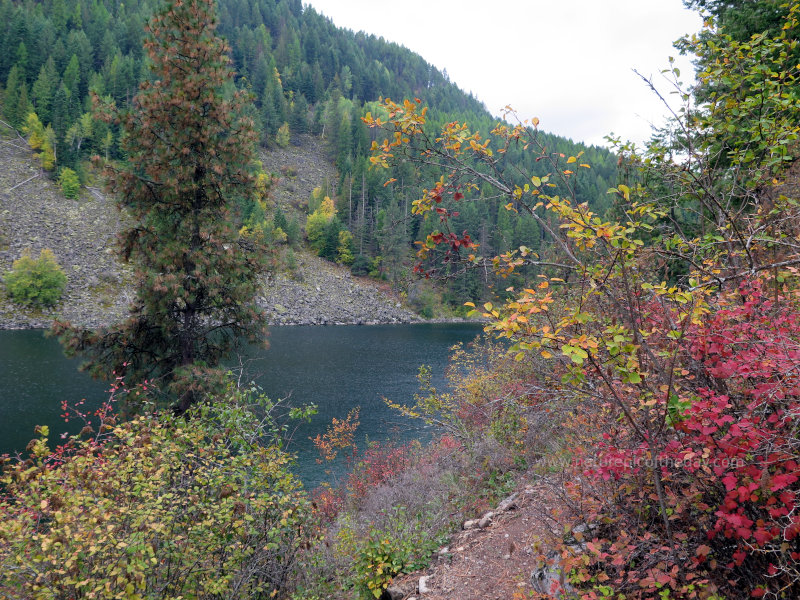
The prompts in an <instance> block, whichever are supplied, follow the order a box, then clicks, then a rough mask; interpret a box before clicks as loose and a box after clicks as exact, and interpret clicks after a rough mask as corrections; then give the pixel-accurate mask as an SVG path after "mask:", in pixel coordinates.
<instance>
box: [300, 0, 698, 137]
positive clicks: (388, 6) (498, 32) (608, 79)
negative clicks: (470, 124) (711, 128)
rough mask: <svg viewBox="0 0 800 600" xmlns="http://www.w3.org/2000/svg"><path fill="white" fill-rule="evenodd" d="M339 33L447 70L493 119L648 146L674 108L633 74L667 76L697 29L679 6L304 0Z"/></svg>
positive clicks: (681, 62) (667, 0)
mask: <svg viewBox="0 0 800 600" xmlns="http://www.w3.org/2000/svg"><path fill="white" fill-rule="evenodd" d="M304 3H305V4H310V5H311V6H313V7H314V9H315V10H316V11H317V12H320V13H322V14H324V15H325V16H327V17H329V18H330V19H331V20H332V21H333V22H334V24H336V25H337V26H339V27H344V28H347V29H352V30H353V31H362V30H363V31H365V32H367V33H371V34H374V35H376V36H379V37H380V36H382V37H384V38H385V39H386V40H388V41H392V42H396V43H398V44H400V45H402V46H405V47H406V48H409V49H410V50H412V51H414V52H416V53H418V54H420V55H421V56H422V57H423V58H424V59H425V60H426V61H428V62H429V63H431V64H433V65H434V66H436V67H438V68H439V69H440V70H444V69H446V70H447V73H448V74H449V76H450V80H451V81H453V82H454V83H456V85H458V87H460V88H461V89H462V90H464V91H466V92H472V93H473V94H474V95H475V96H476V97H477V98H478V99H479V100H481V101H482V102H484V104H485V105H486V108H487V109H488V110H489V111H490V112H491V113H492V114H494V115H499V114H500V113H501V111H502V109H503V108H504V107H505V106H506V105H510V106H511V107H513V108H514V109H515V110H516V111H517V113H518V115H519V116H520V118H522V119H530V118H533V117H537V118H538V119H539V120H540V125H539V127H540V128H541V129H543V130H545V131H549V132H551V133H556V134H558V135H561V136H565V137H568V138H571V139H572V140H574V141H583V142H585V143H588V144H606V142H605V140H604V137H605V136H606V135H608V134H609V133H612V132H613V133H614V134H615V135H617V136H619V137H622V138H623V139H624V140H631V141H634V142H637V143H639V144H641V143H643V142H644V141H645V140H646V139H647V138H648V137H649V136H650V132H651V125H652V124H656V125H659V124H662V123H663V122H664V119H665V115H666V114H667V112H668V111H667V108H666V107H665V106H664V104H663V103H662V101H661V100H659V99H658V97H657V96H656V95H655V94H654V93H653V92H652V91H651V90H649V89H648V87H647V85H646V84H645V83H644V82H643V81H642V80H641V79H640V78H639V76H638V75H636V74H635V73H634V71H633V69H636V70H637V71H639V72H640V73H642V75H644V76H646V77H648V78H652V81H653V82H654V83H655V84H656V87H657V88H658V89H659V90H660V91H661V93H662V95H663V96H664V97H665V98H666V99H667V100H668V101H671V104H673V106H675V105H676V104H677V103H676V101H675V95H674V94H670V91H671V90H672V87H671V86H670V84H669V82H668V81H666V80H665V79H664V77H663V76H662V75H661V70H662V69H665V68H668V66H669V62H668V57H670V56H673V57H675V60H676V62H675V64H676V65H677V66H678V67H679V68H680V70H681V78H682V80H684V81H685V82H686V81H689V82H690V81H691V80H692V66H691V61H690V60H689V58H688V57H681V56H679V54H678V51H677V50H675V49H674V48H673V46H672V42H674V41H675V40H676V39H678V38H680V37H681V36H683V35H684V34H687V33H695V32H697V31H699V30H700V28H701V25H702V21H701V18H700V16H699V15H698V14H697V13H696V12H693V11H689V10H687V9H685V8H684V7H683V4H682V2H681V0H494V1H492V0H394V1H392V2H388V1H386V0H304Z"/></svg>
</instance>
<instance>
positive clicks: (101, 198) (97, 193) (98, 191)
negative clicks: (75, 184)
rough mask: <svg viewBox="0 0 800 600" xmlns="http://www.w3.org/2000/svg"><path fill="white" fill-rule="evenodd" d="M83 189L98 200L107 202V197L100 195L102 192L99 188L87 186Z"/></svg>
mask: <svg viewBox="0 0 800 600" xmlns="http://www.w3.org/2000/svg"><path fill="white" fill-rule="evenodd" d="M83 187H85V188H86V189H87V190H89V191H90V192H91V193H92V194H93V195H94V196H95V197H96V198H97V199H98V200H105V197H104V196H103V194H101V193H100V190H98V189H97V188H93V187H89V186H88V185H85V186H83Z"/></svg>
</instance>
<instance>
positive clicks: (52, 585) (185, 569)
mask: <svg viewBox="0 0 800 600" xmlns="http://www.w3.org/2000/svg"><path fill="white" fill-rule="evenodd" d="M245 400H246V399H245V398H243V397H241V396H238V395H234V397H232V398H230V399H229V400H228V402H229V403H220V402H215V403H212V404H210V405H206V406H203V407H201V408H200V409H199V410H197V411H196V412H195V413H194V415H193V418H192V419H189V420H187V419H182V418H172V417H170V416H168V415H161V416H142V417H138V418H136V419H134V420H132V421H128V422H125V423H122V424H120V425H116V426H110V425H109V424H108V423H106V424H104V425H102V426H101V430H100V431H101V432H104V433H103V435H102V436H100V437H98V436H95V438H94V439H92V440H90V441H77V440H73V447H72V448H71V450H70V451H69V452H66V453H65V452H59V453H57V454H51V453H50V450H49V448H48V446H47V437H46V436H47V434H48V432H47V429H46V428H41V430H40V431H41V433H42V436H43V437H42V438H41V439H38V440H36V441H35V442H32V444H31V448H32V455H31V458H30V460H28V461H25V462H19V463H14V464H11V465H10V466H7V468H6V470H5V473H4V475H3V478H2V482H3V485H4V486H5V494H4V496H3V497H2V499H0V514H2V516H3V518H2V520H1V521H0V569H2V573H3V577H2V582H1V583H0V596H3V597H4V598H19V599H23V598H34V597H35V598H78V597H81V598H83V597H102V598H110V597H115V598H116V597H126V598H134V597H135V598H142V599H149V598H165V597H170V598H172V597H178V596H180V597H191V598H201V597H202V598H212V597H213V598H231V599H235V598H239V599H249V598H256V597H258V598H266V597H273V596H275V595H278V594H281V595H282V596H281V597H283V595H286V593H287V588H288V587H289V586H290V585H291V581H292V579H293V577H294V576H295V572H294V570H295V559H296V557H297V554H298V552H299V551H300V547H301V544H303V543H304V541H305V540H304V538H303V535H304V534H303V532H304V531H305V530H306V529H305V525H304V523H305V520H306V517H307V515H308V504H307V502H306V500H305V496H304V494H303V493H302V490H301V485H300V483H299V482H298V480H297V479H296V478H295V477H294V476H293V475H291V474H290V472H289V470H288V467H289V464H290V458H289V456H288V455H287V454H285V453H284V452H283V451H281V449H280V447H279V445H278V444H277V443H275V442H273V443H270V444H269V445H262V444H261V442H260V440H261V439H273V440H274V435H275V432H276V429H275V428H274V427H273V426H271V423H272V421H271V420H270V419H269V418H267V419H264V418H263V415H264V413H265V411H266V413H267V414H269V410H270V408H271V405H270V404H268V403H265V401H262V402H261V403H260V406H259V407H258V409H259V411H260V412H259V416H256V413H255V412H254V411H253V410H252V409H251V408H250V407H249V406H248V405H247V404H246V403H245ZM101 438H105V439H101Z"/></svg>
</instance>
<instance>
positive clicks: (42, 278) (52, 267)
mask: <svg viewBox="0 0 800 600" xmlns="http://www.w3.org/2000/svg"><path fill="white" fill-rule="evenodd" d="M5 284H6V290H7V292H8V295H9V296H11V299H12V300H13V301H14V302H16V303H18V304H23V305H27V306H53V305H54V304H55V303H56V302H58V301H59V299H60V298H61V295H62V294H63V293H64V288H65V287H66V285H67V276H66V275H64V271H63V270H62V269H61V267H60V266H59V264H58V262H56V257H55V255H54V254H53V252H52V250H48V249H47V248H45V249H44V250H42V251H41V252H40V253H39V258H37V259H34V258H33V257H32V256H31V253H30V250H24V251H23V253H22V256H21V257H20V258H18V259H17V260H15V261H14V263H13V265H12V269H11V271H9V272H8V274H7V275H6V277H5Z"/></svg>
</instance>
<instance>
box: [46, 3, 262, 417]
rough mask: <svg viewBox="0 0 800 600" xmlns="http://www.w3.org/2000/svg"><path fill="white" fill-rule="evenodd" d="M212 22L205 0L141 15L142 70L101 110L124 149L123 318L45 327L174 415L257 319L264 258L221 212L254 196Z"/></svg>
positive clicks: (240, 100) (249, 144)
mask: <svg viewBox="0 0 800 600" xmlns="http://www.w3.org/2000/svg"><path fill="white" fill-rule="evenodd" d="M216 24H217V17H216V14H215V6H214V1H213V0H184V1H183V2H181V1H175V2H170V3H169V4H167V5H166V6H165V7H164V8H163V9H162V10H160V11H159V12H158V13H157V14H156V15H155V16H154V17H153V19H152V20H151V21H150V24H149V27H148V38H147V41H146V43H145V49H146V51H147V52H148V54H149V57H150V62H151V76H150V77H149V79H148V81H145V82H144V83H142V85H141V86H140V88H139V94H138V95H137V97H136V98H135V100H134V102H133V106H132V107H131V108H130V109H127V110H123V111H116V110H115V109H113V107H105V108H106V109H107V110H106V111H105V113H106V114H105V116H106V118H107V119H108V120H112V121H116V122H118V123H119V124H120V126H121V128H122V130H123V131H124V137H123V142H122V145H123V150H124V152H125V153H126V154H127V156H128V161H127V163H125V164H122V165H115V166H110V167H109V168H108V169H107V175H108V180H109V187H110V190H111V191H112V192H113V193H114V194H116V195H117V197H118V198H119V201H120V204H121V205H122V207H123V208H125V209H126V210H127V211H128V213H129V214H130V215H131V216H132V217H133V219H134V220H135V224H134V225H133V226H132V227H131V228H129V229H128V230H127V231H126V232H124V234H123V238H122V254H123V258H124V259H127V260H132V261H134V262H135V264H136V266H137V286H138V288H137V295H136V299H135V301H134V303H133V304H132V307H131V315H130V317H129V318H128V319H127V320H126V321H124V322H123V323H120V324H117V325H115V326H112V327H110V328H107V329H99V330H97V331H94V332H90V331H77V330H75V329H74V328H71V327H70V326H69V325H68V324H63V323H58V324H57V325H56V328H55V329H56V332H57V333H59V334H61V337H62V340H64V341H65V343H66V347H67V350H68V352H70V351H71V352H80V353H83V354H84V355H86V356H87V357H88V358H89V362H88V364H87V366H88V368H89V369H90V370H91V372H92V373H93V374H95V375H97V376H102V377H105V378H111V377H114V376H120V374H121V375H122V376H124V377H125V379H126V381H127V382H128V383H129V384H130V383H142V382H144V381H145V380H149V381H153V380H154V379H155V383H156V385H158V387H159V389H160V390H161V392H162V393H164V394H165V397H166V399H167V400H168V401H169V402H171V403H172V405H173V408H174V409H175V410H176V412H178V413H182V412H184V411H186V410H187V409H188V408H189V407H190V406H192V405H193V404H195V403H197V402H199V401H202V400H203V398H204V397H205V396H206V394H208V393H213V392H214V391H216V390H218V389H219V386H220V385H221V383H222V379H223V375H222V371H221V369H220V368H219V363H220V361H221V360H223V359H224V358H225V357H226V356H228V354H229V353H230V352H231V350H232V349H233V348H234V347H235V346H236V344H237V343H238V342H239V341H240V340H241V339H242V337H243V336H245V337H246V338H249V339H250V340H254V339H256V338H258V337H259V336H260V335H261V334H262V333H263V324H264V319H263V315H262V314H261V312H260V311H259V310H258V309H257V307H256V306H255V303H254V299H255V293H256V291H257V286H258V276H259V274H260V273H262V272H263V266H264V262H263V259H262V256H263V255H262V254H261V253H259V252H256V251H255V249H253V248H252V247H250V248H247V247H246V246H245V245H244V242H243V241H242V240H239V239H238V237H237V234H236V230H235V229H234V228H233V226H232V223H231V221H230V219H229V210H228V207H229V206H232V205H233V202H234V201H235V199H236V198H237V197H242V196H250V197H253V196H255V187H254V179H253V177H252V174H251V169H252V165H253V157H254V154H253V153H254V143H255V140H256V132H255V130H254V127H253V123H252V120H250V119H248V118H246V117H244V116H243V109H244V108H245V107H246V103H247V102H248V100H249V98H248V96H247V95H246V94H244V93H243V92H236V91H234V89H233V83H232V81H233V73H232V70H231V68H230V66H229V62H230V61H229V58H228V54H227V52H228V47H227V45H226V44H225V43H224V42H223V41H222V40H221V39H220V38H219V37H217V36H216V34H215V28H216ZM99 112H100V113H101V114H102V113H103V112H104V111H103V110H102V107H101V110H100V111H99ZM115 374H116V375H115Z"/></svg>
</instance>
